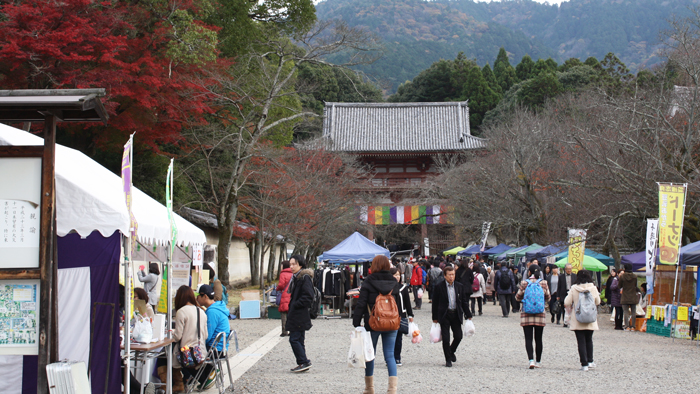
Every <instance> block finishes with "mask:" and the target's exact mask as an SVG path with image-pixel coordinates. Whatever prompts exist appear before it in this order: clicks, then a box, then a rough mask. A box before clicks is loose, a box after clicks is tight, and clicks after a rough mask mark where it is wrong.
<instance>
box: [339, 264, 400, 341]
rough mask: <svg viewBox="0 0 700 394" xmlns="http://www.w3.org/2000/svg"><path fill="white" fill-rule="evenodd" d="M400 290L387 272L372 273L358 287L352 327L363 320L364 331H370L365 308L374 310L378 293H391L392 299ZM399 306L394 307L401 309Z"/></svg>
mask: <svg viewBox="0 0 700 394" xmlns="http://www.w3.org/2000/svg"><path fill="white" fill-rule="evenodd" d="M400 288H401V285H400V284H399V282H397V281H396V278H394V275H392V274H390V273H389V271H379V272H374V273H372V275H370V276H368V277H367V279H365V281H364V282H362V287H360V297H359V298H358V299H357V304H355V310H354V311H353V314H352V325H353V326H354V327H359V326H360V324H361V323H362V319H363V318H364V320H365V329H366V330H367V331H372V329H371V328H370V327H369V311H368V310H367V307H368V306H369V310H372V308H374V303H375V301H376V300H377V296H378V295H379V294H380V293H381V294H389V293H391V294H392V295H393V296H394V298H396V297H397V296H398V295H399V289H400ZM399 305H400V304H399V303H398V302H397V305H396V306H397V307H398V308H399V309H400V308H401V307H400V306H399ZM409 305H410V302H409Z"/></svg>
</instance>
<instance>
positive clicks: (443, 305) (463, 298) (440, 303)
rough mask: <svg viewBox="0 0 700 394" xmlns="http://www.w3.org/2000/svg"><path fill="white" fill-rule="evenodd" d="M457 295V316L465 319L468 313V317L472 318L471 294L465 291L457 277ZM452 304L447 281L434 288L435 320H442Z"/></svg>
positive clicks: (455, 282)
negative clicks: (470, 308) (470, 307)
mask: <svg viewBox="0 0 700 394" xmlns="http://www.w3.org/2000/svg"><path fill="white" fill-rule="evenodd" d="M454 285H455V296H456V297H457V299H456V300H455V301H456V304H457V317H459V322H460V323H461V322H462V320H464V317H465V315H466V318H467V319H471V318H472V312H471V310H469V296H468V295H467V294H466V293H465V292H464V286H463V285H462V284H461V283H459V282H457V280H456V279H455V281H454ZM449 306H450V298H449V296H448V295H447V281H443V282H441V283H440V284H438V285H437V286H435V290H433V320H437V321H438V322H441V321H442V320H443V319H444V318H445V315H447V309H448V307H449Z"/></svg>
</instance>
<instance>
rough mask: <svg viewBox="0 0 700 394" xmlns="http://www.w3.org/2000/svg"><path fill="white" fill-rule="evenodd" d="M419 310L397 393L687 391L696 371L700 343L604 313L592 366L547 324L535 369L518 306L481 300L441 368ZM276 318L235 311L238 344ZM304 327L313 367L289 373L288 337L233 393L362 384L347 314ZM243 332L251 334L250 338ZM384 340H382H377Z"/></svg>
mask: <svg viewBox="0 0 700 394" xmlns="http://www.w3.org/2000/svg"><path fill="white" fill-rule="evenodd" d="M423 308H424V309H423V310H420V311H416V321H417V323H418V325H419V327H420V329H421V331H422V332H423V334H424V340H423V342H422V343H421V344H418V345H414V344H412V343H410V340H408V338H407V337H404V347H403V354H402V357H401V358H402V361H403V366H402V367H399V392H400V393H416V392H421V391H429V390H430V391H433V390H434V391H437V392H440V393H465V392H481V391H488V392H493V393H500V392H504V393H557V394H558V393H561V392H567V391H574V390H575V391H576V392H580V393H594V392H595V393H598V392H601V393H602V392H605V393H634V394H638V393H640V392H660V391H662V390H663V392H668V393H686V392H689V390H690V391H692V385H693V382H697V379H696V378H693V377H692V376H696V375H697V370H696V368H694V367H693V365H698V362H699V361H700V348H697V347H696V345H695V343H692V344H691V342H690V341H688V340H676V341H675V342H671V339H670V338H663V337H659V336H656V335H652V334H646V333H637V332H622V331H614V330H613V325H612V323H611V322H610V321H609V317H610V315H601V316H600V318H599V324H600V326H601V330H600V331H597V332H596V333H595V334H594V336H593V343H594V355H595V357H594V359H595V361H596V364H597V365H598V368H597V369H596V370H591V371H589V372H582V371H579V367H580V365H579V362H578V351H577V347H576V339H575V337H574V334H573V333H572V332H570V331H569V329H566V328H563V327H562V326H557V325H550V324H548V325H547V327H546V328H545V330H544V352H543V356H542V366H543V367H542V368H541V369H535V370H529V369H527V365H528V360H527V355H526V353H525V346H524V339H523V338H524V336H523V333H522V328H521V327H520V319H519V314H511V316H510V317H509V318H508V319H504V318H502V317H501V313H500V307H499V306H498V305H496V306H494V305H492V304H488V305H486V306H485V307H484V315H483V316H476V317H475V318H474V320H473V321H474V324H475V325H476V335H475V336H474V337H472V338H465V339H464V340H463V341H462V344H461V345H460V346H459V349H458V350H457V362H456V363H455V364H454V367H453V368H451V369H448V368H445V366H444V357H443V355H442V347H441V345H440V344H430V343H429V342H428V340H427V333H428V331H429V329H430V323H431V319H430V304H428V303H427V302H426V303H424V306H423ZM275 324H279V320H272V321H269V320H241V321H235V322H233V324H232V326H233V327H234V328H235V329H236V330H238V333H239V339H240V344H241V346H240V347H241V350H242V349H243V348H244V347H245V344H250V343H252V342H253V341H254V340H256V339H257V338H260V337H261V336H263V335H265V334H266V333H267V332H269V330H270V329H272V328H273V327H274V326H275ZM313 324H314V327H313V328H312V329H311V331H309V332H307V337H306V349H307V354H308V356H309V358H310V359H311V360H312V362H313V367H312V368H311V370H310V371H309V372H307V373H302V374H293V373H290V372H289V369H290V368H292V367H294V366H295V365H294V364H295V363H294V356H293V353H292V350H291V348H290V346H289V342H288V341H287V340H286V338H283V339H282V341H280V343H279V344H277V346H275V347H274V348H273V349H272V351H270V352H269V353H268V354H266V355H265V356H264V357H263V358H262V359H261V360H260V361H259V362H258V363H257V364H256V365H255V366H253V367H252V368H251V369H250V370H249V371H248V372H247V373H245V374H244V375H243V376H242V377H241V378H240V379H238V381H236V384H235V386H236V392H238V393H361V392H362V389H363V388H364V381H363V378H362V377H363V376H364V370H363V369H352V368H348V367H347V364H346V362H345V356H346V355H347V349H348V345H349V340H348V335H349V334H350V333H351V330H352V323H351V321H350V320H348V319H335V320H324V319H320V318H319V319H317V320H315V321H314V322H313ZM247 336H250V338H247ZM380 347H381V344H380ZM377 353H378V359H379V360H381V361H379V362H377V366H376V367H375V385H376V390H377V393H383V392H385V390H386V386H387V375H386V367H385V366H384V363H383V355H382V352H381V350H379V349H378V350H377Z"/></svg>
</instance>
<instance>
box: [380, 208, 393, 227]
mask: <svg viewBox="0 0 700 394" xmlns="http://www.w3.org/2000/svg"><path fill="white" fill-rule="evenodd" d="M390 209H391V207H382V224H391V210H390Z"/></svg>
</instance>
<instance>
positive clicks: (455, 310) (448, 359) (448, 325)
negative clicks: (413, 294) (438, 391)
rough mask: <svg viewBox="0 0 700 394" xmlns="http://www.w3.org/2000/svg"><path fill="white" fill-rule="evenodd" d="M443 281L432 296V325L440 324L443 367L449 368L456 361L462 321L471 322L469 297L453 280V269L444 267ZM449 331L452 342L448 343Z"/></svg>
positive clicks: (459, 284) (461, 286) (462, 287)
mask: <svg viewBox="0 0 700 394" xmlns="http://www.w3.org/2000/svg"><path fill="white" fill-rule="evenodd" d="M444 272H445V280H444V281H442V282H440V284H438V285H437V286H436V287H435V294H434V295H433V323H440V329H441V331H442V351H443V352H444V353H445V366H446V367H451V366H452V363H453V362H455V361H457V357H455V352H456V351H457V346H459V343H460V342H461V341H462V321H463V320H464V318H465V317H466V318H467V319H469V320H471V318H472V312H471V310H469V297H468V296H467V295H466V293H465V292H464V286H463V285H462V284H461V283H459V282H458V281H456V280H455V270H454V268H452V267H450V266H447V267H445V271H444ZM450 329H452V333H453V334H454V340H453V341H452V343H450Z"/></svg>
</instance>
